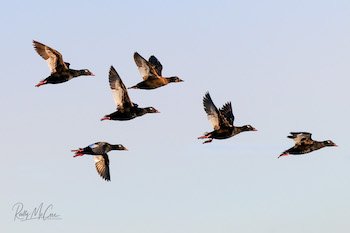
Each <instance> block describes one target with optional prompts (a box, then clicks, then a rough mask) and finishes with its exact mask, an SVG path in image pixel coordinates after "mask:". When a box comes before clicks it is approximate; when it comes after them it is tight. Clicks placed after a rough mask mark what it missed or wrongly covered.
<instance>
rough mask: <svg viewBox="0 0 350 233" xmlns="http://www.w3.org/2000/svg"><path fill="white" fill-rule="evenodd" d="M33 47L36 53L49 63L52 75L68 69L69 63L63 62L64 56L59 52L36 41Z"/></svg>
mask: <svg viewBox="0 0 350 233" xmlns="http://www.w3.org/2000/svg"><path fill="white" fill-rule="evenodd" d="M33 46H34V49H35V51H36V52H37V53H38V54H39V55H40V56H41V57H42V58H44V60H46V61H47V63H48V65H49V68H50V71H51V73H55V72H60V71H62V70H67V69H68V67H69V63H66V62H64V61H63V58H62V55H61V54H60V53H59V52H58V51H57V50H55V49H53V48H50V47H49V46H47V45H44V44H42V43H40V42H38V41H35V40H33Z"/></svg>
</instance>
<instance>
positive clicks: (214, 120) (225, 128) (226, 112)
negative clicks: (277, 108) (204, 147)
mask: <svg viewBox="0 0 350 233" xmlns="http://www.w3.org/2000/svg"><path fill="white" fill-rule="evenodd" d="M203 105H204V110H205V112H206V113H207V115H208V119H209V121H210V122H211V124H212V126H213V128H214V130H213V131H211V132H209V133H205V134H204V135H203V136H200V137H198V139H208V140H206V141H204V142H203V143H209V142H211V141H212V140H213V139H226V138H230V137H233V136H235V135H237V134H239V133H241V132H244V131H256V129H255V128H254V127H252V126H251V125H244V126H234V125H233V121H234V119H235V117H234V115H233V113H232V105H231V102H227V103H226V104H224V105H223V107H222V108H221V109H217V107H216V106H215V104H214V102H213V100H212V99H211V97H210V94H209V92H207V93H206V94H205V96H204V98H203Z"/></svg>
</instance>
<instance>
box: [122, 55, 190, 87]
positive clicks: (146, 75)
mask: <svg viewBox="0 0 350 233" xmlns="http://www.w3.org/2000/svg"><path fill="white" fill-rule="evenodd" d="M134 60H135V63H136V65H137V68H138V70H139V72H140V74H141V76H142V78H143V81H142V82H140V83H138V84H136V85H135V86H132V87H129V89H156V88H158V87H162V86H165V85H167V84H168V83H177V82H183V80H181V79H180V78H179V77H177V76H173V77H168V78H166V77H163V76H162V69H163V66H162V64H161V63H160V62H159V61H158V59H157V58H156V57H155V56H153V55H152V56H151V57H150V58H149V59H148V61H147V60H146V59H144V58H143V57H142V56H141V55H140V54H138V53H136V52H135V53H134Z"/></svg>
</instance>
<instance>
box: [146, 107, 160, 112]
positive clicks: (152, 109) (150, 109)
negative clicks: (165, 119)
mask: <svg viewBox="0 0 350 233" xmlns="http://www.w3.org/2000/svg"><path fill="white" fill-rule="evenodd" d="M145 111H146V112H147V113H159V111H158V110H157V109H155V108H153V107H147V108H145Z"/></svg>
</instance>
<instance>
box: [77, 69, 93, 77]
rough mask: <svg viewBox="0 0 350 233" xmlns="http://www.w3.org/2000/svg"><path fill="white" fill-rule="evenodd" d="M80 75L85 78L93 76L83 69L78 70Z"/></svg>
mask: <svg viewBox="0 0 350 233" xmlns="http://www.w3.org/2000/svg"><path fill="white" fill-rule="evenodd" d="M79 73H80V75H85V76H95V75H94V74H93V73H92V72H91V71H90V70H88V69H84V70H79Z"/></svg>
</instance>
